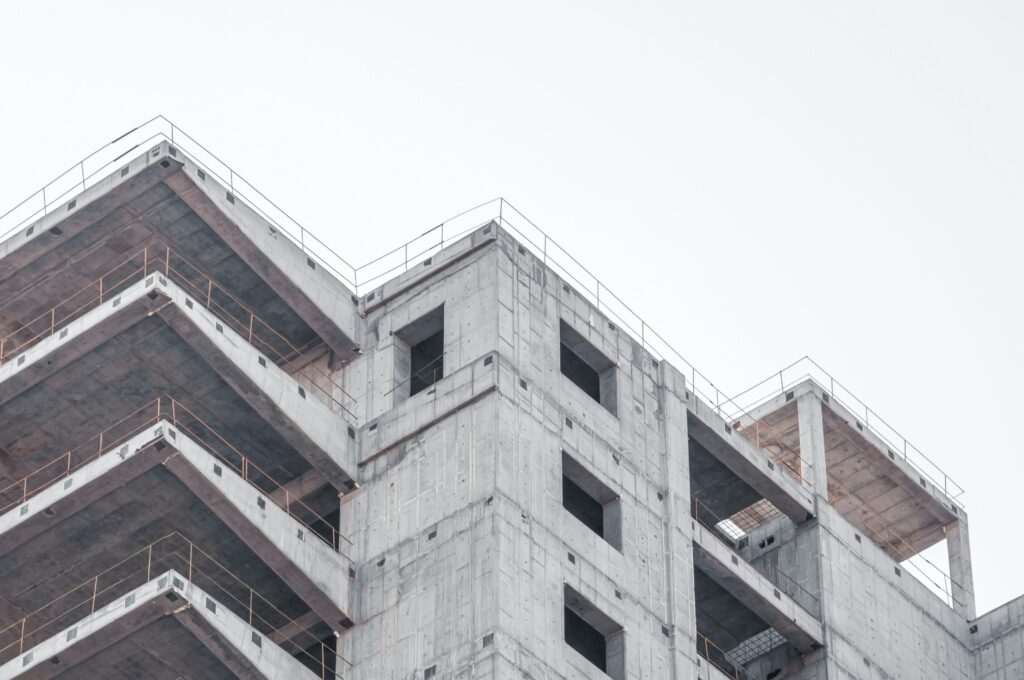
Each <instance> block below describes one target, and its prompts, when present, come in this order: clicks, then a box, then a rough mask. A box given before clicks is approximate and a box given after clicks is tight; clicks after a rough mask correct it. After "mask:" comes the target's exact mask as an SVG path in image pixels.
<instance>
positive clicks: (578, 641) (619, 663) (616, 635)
mask: <svg viewBox="0 0 1024 680" xmlns="http://www.w3.org/2000/svg"><path fill="white" fill-rule="evenodd" d="M564 597H565V607H564V609H565V643H566V644H567V645H569V646H570V647H572V648H573V649H574V650H576V652H578V653H579V654H580V656H582V657H583V658H584V659H586V660H587V661H589V662H590V663H592V664H593V665H594V666H595V667H596V668H597V669H598V670H600V671H601V672H602V673H604V674H606V675H607V676H608V677H610V678H612V680H625V677H626V649H625V639H624V637H625V636H624V634H623V629H622V626H620V625H619V624H618V623H616V622H615V621H614V620H613V619H612V618H611V617H609V616H608V615H607V614H605V613H604V612H602V611H601V610H600V609H598V608H597V607H596V606H594V605H593V604H592V603H591V602H589V601H588V600H587V599H585V598H584V597H583V596H582V595H580V594H579V593H577V592H576V591H575V590H573V589H572V588H570V587H569V586H568V585H567V586H565V595H564Z"/></svg>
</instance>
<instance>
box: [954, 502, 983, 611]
mask: <svg viewBox="0 0 1024 680" xmlns="http://www.w3.org/2000/svg"><path fill="white" fill-rule="evenodd" d="M946 550H947V552H948V555H949V580H950V582H951V584H952V595H953V608H954V609H956V610H957V611H958V612H959V613H960V615H961V616H963V617H964V618H965V619H967V620H968V621H973V620H974V619H975V618H976V617H977V615H978V614H977V607H976V605H975V600H974V569H973V567H972V566H971V537H970V532H969V531H968V525H967V513H966V512H964V511H963V510H961V511H960V518H959V519H958V520H957V521H956V522H953V523H952V524H950V525H949V526H947V527H946Z"/></svg>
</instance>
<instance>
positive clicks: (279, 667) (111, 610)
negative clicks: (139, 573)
mask: <svg viewBox="0 0 1024 680" xmlns="http://www.w3.org/2000/svg"><path fill="white" fill-rule="evenodd" d="M167 615H172V616H175V617H176V618H179V620H180V621H181V622H182V623H183V625H185V627H186V628H188V629H189V630H191V631H192V632H193V633H194V634H196V637H197V639H199V641H200V642H202V643H203V645H204V646H206V647H207V649H209V650H210V651H211V652H212V653H213V654H214V655H216V656H217V657H218V658H219V659H220V660H221V661H222V662H223V663H224V664H225V665H226V666H228V667H229V668H231V669H232V671H234V672H236V673H241V675H239V677H253V676H255V677H259V678H265V679H266V680H279V679H280V680H286V679H291V678H296V679H301V678H307V679H309V680H314V679H315V678H316V677H317V676H316V675H314V674H313V673H312V672H310V671H309V669H307V668H306V667H305V666H303V665H302V664H301V663H300V662H299V661H298V660H297V659H295V658H294V657H293V656H291V655H290V654H288V653H287V652H285V651H284V650H283V649H281V648H280V647H278V646H277V645H276V644H274V643H273V642H271V641H270V640H268V639H267V638H265V637H264V636H263V635H262V634H260V633H259V632H257V631H256V630H255V629H254V628H252V627H251V626H249V625H248V624H247V623H246V622H245V621H243V620H242V619H240V618H239V617H237V616H235V615H234V614H233V613H232V612H231V611H230V610H228V609H227V608H225V607H224V606H223V605H222V604H220V603H219V602H217V601H216V600H215V599H214V598H211V597H210V596H209V595H208V594H207V593H206V592H205V591H203V590H202V589H201V588H199V587H198V586H196V585H195V584H193V583H190V582H189V581H188V580H186V579H185V577H184V576H182V575H181V574H179V573H178V572H176V571H175V570H173V569H171V570H168V571H166V572H164V573H162V574H160V575H159V576H157V577H156V578H154V579H152V580H151V581H148V582H147V583H144V584H143V585H141V586H139V587H138V588H135V589H134V590H132V591H130V592H128V593H125V595H124V596H123V597H120V598H118V599H117V600H116V601H114V602H112V603H110V604H108V605H107V606H105V607H103V608H102V609H100V610H98V611H96V612H94V613H92V614H90V615H89V616H86V617H85V618H83V619H82V620H81V621H79V622H78V623H76V624H75V625H74V626H71V627H70V628H66V629H64V630H62V631H61V632H60V633H58V634H57V635H54V636H53V637H51V638H49V639H47V640H45V641H43V642H41V643H40V644H38V645H36V646H34V647H32V648H31V649H29V650H26V651H25V652H24V653H23V654H20V655H19V656H17V657H15V658H14V659H12V660H10V661H8V662H7V663H5V664H4V665H3V666H0V680H8V679H10V678H16V677H24V678H53V677H57V676H58V675H61V674H63V673H65V672H67V671H68V670H69V669H70V668H72V667H74V666H75V665H77V664H79V663H81V662H82V661H85V660H86V659H88V658H89V657H91V656H93V655H94V654H96V653H97V652H99V651H101V650H103V649H105V648H107V647H109V646H110V645H111V644H113V643H114V642H117V641H118V640H120V639H123V638H125V637H127V636H128V635H130V634H131V633H132V632H134V631H136V630H139V629H141V628H142V627H144V626H145V625H146V624H147V623H149V622H151V621H152V620H154V619H155V618H158V617H160V616H167ZM257 641H258V642H257ZM57 655H60V659H61V664H60V666H59V668H58V667H56V666H52V665H51V664H46V665H41V664H44V662H46V661H48V660H49V659H51V658H53V657H55V656H57ZM48 666H49V667H48Z"/></svg>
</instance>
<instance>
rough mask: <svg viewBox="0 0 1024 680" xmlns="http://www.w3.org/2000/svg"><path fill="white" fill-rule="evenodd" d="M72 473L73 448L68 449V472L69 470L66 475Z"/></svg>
mask: <svg viewBox="0 0 1024 680" xmlns="http://www.w3.org/2000/svg"><path fill="white" fill-rule="evenodd" d="M70 474H71V449H68V472H67V475H65V477H66V476H68V475H70Z"/></svg>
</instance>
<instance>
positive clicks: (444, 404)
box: [359, 353, 499, 466]
mask: <svg viewBox="0 0 1024 680" xmlns="http://www.w3.org/2000/svg"><path fill="white" fill-rule="evenodd" d="M485 362H486V363H485ZM498 364H499V358H498V355H497V354H496V353H490V354H487V355H484V356H482V357H479V358H477V359H475V360H474V361H472V362H470V363H468V364H466V365H465V366H462V367H461V368H459V369H457V370H456V371H455V372H454V373H452V374H450V375H447V376H445V377H443V378H441V379H440V380H438V381H437V382H436V383H434V384H433V385H431V386H430V387H429V388H428V389H426V390H423V391H422V392H420V393H419V394H415V395H413V396H411V397H409V398H408V399H406V400H405V401H403V402H402V403H400V404H398V405H397V406H395V407H394V408H392V409H391V410H389V411H387V412H386V413H385V414H384V415H382V416H381V417H380V418H377V419H376V420H374V421H371V422H370V423H367V425H366V426H365V427H364V429H363V431H362V436H361V440H362V441H361V447H360V448H361V450H362V454H361V456H360V461H359V465H360V466H365V465H368V464H370V463H371V462H373V461H374V460H376V459H377V458H378V457H379V456H381V455H383V454H385V453H387V452H388V451H389V450H391V449H393V448H394V447H396V446H399V445H400V444H402V443H403V442H405V441H407V440H409V439H411V438H412V437H414V436H416V435H417V434H419V433H421V432H423V431H425V430H427V429H428V428H430V427H433V426H434V425H436V424H437V423H439V422H440V421H442V420H444V419H445V418H447V417H448V416H450V415H452V414H454V413H457V412H458V411H460V410H461V409H463V408H465V407H467V406H469V405H470V404H473V403H475V402H476V401H477V400H479V399H481V398H483V397H484V396H486V395H488V394H490V393H491V392H493V391H495V390H497V389H498V375H499V374H498Z"/></svg>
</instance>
